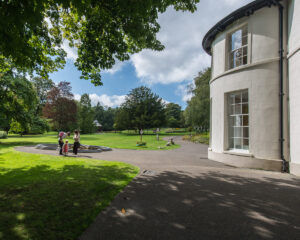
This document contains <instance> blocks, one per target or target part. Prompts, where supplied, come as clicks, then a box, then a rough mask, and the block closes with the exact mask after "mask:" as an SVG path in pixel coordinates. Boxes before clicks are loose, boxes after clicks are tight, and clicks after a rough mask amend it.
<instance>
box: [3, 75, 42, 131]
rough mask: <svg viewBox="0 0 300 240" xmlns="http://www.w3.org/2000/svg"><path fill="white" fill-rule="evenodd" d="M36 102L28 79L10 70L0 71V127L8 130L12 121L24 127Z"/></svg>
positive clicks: (35, 96) (30, 118)
mask: <svg viewBox="0 0 300 240" xmlns="http://www.w3.org/2000/svg"><path fill="white" fill-rule="evenodd" d="M36 103H37V95H36V93H35V91H34V88H33V86H32V83H31V82H30V81H28V80H27V79H26V78H25V77H24V76H22V75H19V74H17V73H13V72H12V71H9V72H6V73H4V74H1V73H0V128H2V129H4V130H6V131H9V129H10V127H11V124H12V122H13V121H14V122H16V123H17V125H18V126H20V127H22V129H26V128H27V126H26V125H27V124H28V123H30V122H31V120H32V118H33V114H32V111H31V110H32V109H34V108H35V104H36Z"/></svg>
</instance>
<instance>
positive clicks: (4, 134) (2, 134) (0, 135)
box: [0, 131, 7, 139]
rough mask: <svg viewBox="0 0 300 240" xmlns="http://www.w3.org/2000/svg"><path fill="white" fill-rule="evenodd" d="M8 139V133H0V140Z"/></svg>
mask: <svg viewBox="0 0 300 240" xmlns="http://www.w3.org/2000/svg"><path fill="white" fill-rule="evenodd" d="M5 138H7V133H6V132H4V131H0V139H5Z"/></svg>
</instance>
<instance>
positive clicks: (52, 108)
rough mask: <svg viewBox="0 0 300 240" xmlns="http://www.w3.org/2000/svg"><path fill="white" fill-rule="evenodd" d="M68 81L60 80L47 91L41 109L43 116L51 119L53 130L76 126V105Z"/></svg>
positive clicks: (67, 129) (72, 128)
mask: <svg viewBox="0 0 300 240" xmlns="http://www.w3.org/2000/svg"><path fill="white" fill-rule="evenodd" d="M71 89H72V88H71V86H70V83H69V82H65V81H62V82H60V83H59V84H58V85H57V86H54V87H53V88H52V89H51V90H50V91H49V92H48V97H47V102H46V104H45V107H44V109H43V114H44V116H45V117H47V118H49V119H51V120H52V122H53V124H54V129H55V130H64V131H69V130H74V129H75V128H76V127H77V105H76V102H75V100H74V97H73V94H72V93H71Z"/></svg>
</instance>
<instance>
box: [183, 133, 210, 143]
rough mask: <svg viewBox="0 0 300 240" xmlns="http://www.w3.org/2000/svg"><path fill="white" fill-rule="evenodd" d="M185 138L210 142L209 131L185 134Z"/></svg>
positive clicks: (196, 141)
mask: <svg viewBox="0 0 300 240" xmlns="http://www.w3.org/2000/svg"><path fill="white" fill-rule="evenodd" d="M183 139H184V140H187V141H191V142H194V143H202V144H207V145H208V144H209V133H199V134H192V135H185V136H184V137H183Z"/></svg>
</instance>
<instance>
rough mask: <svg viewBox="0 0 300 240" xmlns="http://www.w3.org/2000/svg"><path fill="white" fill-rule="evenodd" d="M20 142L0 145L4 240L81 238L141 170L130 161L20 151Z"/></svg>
mask: <svg viewBox="0 0 300 240" xmlns="http://www.w3.org/2000/svg"><path fill="white" fill-rule="evenodd" d="M20 139H23V138H20ZM37 141H38V139H37ZM16 144H17V143H14V144H5V143H4V144H1V145H0V199H1V201H0V233H1V237H0V238H1V239H6V240H15V239H44V240H47V239H77V238H78V237H79V236H80V235H81V234H82V232H83V231H84V230H86V228H87V227H88V226H89V225H90V224H91V223H92V222H93V221H94V219H95V217H96V216H97V215H98V214H99V212H100V211H102V210H103V209H104V208H105V207H107V206H108V205H109V204H110V202H111V201H112V200H113V199H114V198H115V196H116V195H117V194H118V193H119V192H120V191H121V190H122V189H123V188H124V187H125V186H126V185H127V184H128V183H129V182H130V181H131V180H132V179H133V178H134V177H135V176H136V174H137V173H138V171H139V170H138V168H137V167H134V166H131V165H129V164H126V163H118V162H108V161H101V160H91V159H84V158H80V159H79V158H76V159H75V158H64V157H56V156H48V155H38V154H28V153H21V152H17V151H15V150H14V149H13V147H14V146H15V145H16ZM18 144H24V143H22V142H21V141H20V142H19V143H18ZM87 196H88V197H87Z"/></svg>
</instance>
